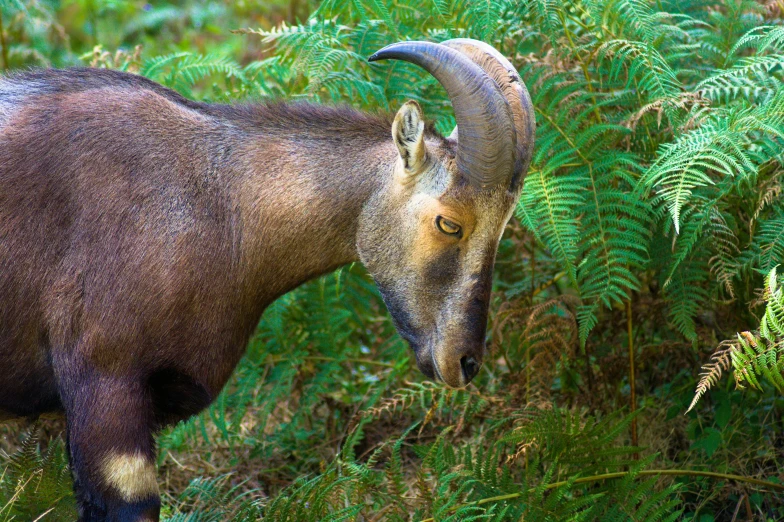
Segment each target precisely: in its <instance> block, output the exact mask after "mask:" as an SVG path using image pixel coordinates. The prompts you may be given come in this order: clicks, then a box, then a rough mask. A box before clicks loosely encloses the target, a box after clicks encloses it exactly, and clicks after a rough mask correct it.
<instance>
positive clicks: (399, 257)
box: [357, 39, 534, 386]
mask: <svg viewBox="0 0 784 522" xmlns="http://www.w3.org/2000/svg"><path fill="white" fill-rule="evenodd" d="M388 58H393V59H399V60H405V61H409V62H412V63H415V64H417V65H419V66H421V67H423V68H424V69H425V70H427V71H428V72H430V73H431V74H432V75H433V76H434V77H435V78H436V79H437V80H438V81H439V82H440V83H441V84H442V85H443V86H444V88H445V89H446V91H447V94H448V95H449V98H450V100H451V101H452V106H453V108H454V112H455V119H456V120H457V129H456V130H455V132H454V133H452V135H451V136H450V137H449V138H446V139H432V140H431V139H427V137H426V135H425V132H424V127H425V126H424V122H423V114H422V110H421V109H420V107H419V105H418V104H417V103H416V102H412V101H410V102H407V103H405V104H404V105H403V107H402V108H401V109H400V111H399V112H398V113H397V116H396V117H395V120H394V123H393V126H392V140H393V141H394V143H395V144H396V145H397V149H398V152H399V156H398V158H397V163H396V165H395V167H394V171H393V175H392V176H391V179H389V180H387V183H386V184H385V185H384V190H381V191H379V192H378V193H377V194H376V195H375V196H374V197H373V198H372V200H371V201H370V202H369V203H368V205H366V207H365V209H364V210H363V213H362V216H361V218H360V226H359V232H358V240H357V243H358V248H359V254H360V258H361V259H362V262H363V263H364V264H365V266H366V267H367V268H368V270H369V271H370V273H371V274H372V275H373V277H374V279H375V280H376V283H377V284H378V287H379V289H380V291H381V294H382V296H383V298H384V301H385V303H386V305H387V307H388V308H389V311H390V313H391V314H392V317H393V318H394V320H395V324H396V326H397V328H398V331H399V332H400V334H401V335H402V336H403V337H404V338H405V339H406V340H407V341H408V342H409V344H410V345H411V347H412V348H413V350H414V352H415V354H416V360H417V365H418V366H419V368H420V369H421V370H422V371H423V372H424V373H425V374H426V375H428V376H430V377H437V378H439V379H441V380H442V381H444V382H445V383H446V384H448V385H450V386H464V385H466V384H467V383H468V382H469V381H470V380H471V379H472V378H473V377H474V376H475V375H476V373H477V372H478V371H479V367H480V365H481V362H482V358H483V355H484V352H485V330H486V327H487V309H488V304H489V301H490V289H491V285H492V272H493V264H494V262H495V254H496V250H497V249H498V242H499V240H500V238H501V234H502V233H503V229H504V226H505V225H506V223H507V221H508V220H509V218H510V217H511V215H512V211H513V210H514V207H515V205H516V203H517V200H518V198H519V196H520V191H521V189H522V180H523V177H524V176H525V173H526V171H527V169H528V164H529V162H530V158H531V149H532V146H533V139H534V117H533V109H532V107H531V100H530V98H529V96H528V92H527V91H526V88H525V86H524V85H523V83H522V81H521V80H520V77H519V76H518V74H517V71H516V70H515V69H514V67H513V66H512V65H511V64H510V63H509V62H508V61H507V60H506V59H505V58H504V57H503V56H501V55H500V54H499V53H498V52H497V51H496V50H495V49H493V48H492V47H490V46H489V45H487V44H484V43H482V42H478V41H476V40H468V39H456V40H449V41H447V42H444V43H442V44H435V43H429V42H403V43H397V44H393V45H390V46H388V47H385V48H384V49H382V50H381V51H379V52H377V53H376V54H374V55H373V56H371V57H370V60H371V61H374V60H382V59H388Z"/></svg>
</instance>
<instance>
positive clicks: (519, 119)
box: [441, 38, 536, 188]
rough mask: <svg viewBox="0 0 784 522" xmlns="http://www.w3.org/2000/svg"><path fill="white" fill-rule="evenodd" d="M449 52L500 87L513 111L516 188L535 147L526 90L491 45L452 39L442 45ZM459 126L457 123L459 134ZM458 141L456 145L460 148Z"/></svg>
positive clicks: (533, 125)
mask: <svg viewBox="0 0 784 522" xmlns="http://www.w3.org/2000/svg"><path fill="white" fill-rule="evenodd" d="M441 45H445V46H447V47H449V48H451V49H455V50H457V51H460V52H461V53H463V54H464V55H466V56H467V57H468V58H469V59H471V61H472V62H474V63H475V64H477V65H478V66H479V67H481V68H482V70H484V71H485V72H486V73H487V74H488V75H489V76H490V77H491V78H492V79H493V80H495V82H496V83H497V84H498V86H499V87H500V88H501V92H502V93H503V94H504V97H505V98H506V101H507V103H509V107H510V108H511V110H512V119H513V120H514V127H515V133H516V135H517V140H516V141H517V151H516V152H517V154H516V157H515V168H514V174H513V175H512V184H511V185H512V188H515V187H517V185H518V183H520V182H521V181H522V179H523V178H524V177H525V174H526V172H527V171H528V166H529V164H530V163H531V154H532V152H533V148H534V133H535V129H536V118H535V116H534V109H533V105H532V103H531V97H530V96H529V94H528V89H526V88H525V84H524V83H523V80H521V79H520V75H519V74H518V73H517V69H515V67H514V66H513V65H512V64H511V63H509V60H507V59H506V58H505V57H504V55H502V54H501V53H499V52H498V51H497V50H496V49H495V48H493V47H492V46H490V45H488V44H486V43H484V42H480V41H479V40H473V39H470V38H455V39H453V40H447V41H446V42H442V44H441ZM459 132H460V125H459V124H458V135H459ZM459 143H460V142H459V141H458V145H459Z"/></svg>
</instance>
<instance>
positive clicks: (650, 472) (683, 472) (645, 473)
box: [421, 469, 784, 522]
mask: <svg viewBox="0 0 784 522" xmlns="http://www.w3.org/2000/svg"><path fill="white" fill-rule="evenodd" d="M630 474H633V475H634V476H638V477H655V476H659V475H670V476H674V477H708V478H715V479H718V480H722V479H723V480H734V481H736V482H746V483H748V484H755V485H757V486H763V487H767V488H770V489H775V490H778V491H784V484H776V483H775V482H769V481H767V480H760V479H755V478H752V477H744V476H743V475H732V474H729V473H715V472H713V471H696V470H691V469H647V470H642V471H637V472H632V471H616V472H614V473H605V474H603V475H592V476H590V477H581V478H578V479H575V480H561V481H559V482H553V483H551V484H547V485H546V486H544V488H543V489H544V490H548V489H556V488H560V487H561V486H566V485H575V484H585V483H587V482H598V481H600V480H611V479H616V478H624V477H626V476H628V475H630ZM537 489H539V488H538V487H533V488H529V489H528V490H526V491H525V492H524V493H523V492H519V493H507V494H506V495H498V496H497V497H488V498H483V499H480V500H476V501H474V502H466V503H465V504H461V505H459V506H455V507H453V508H451V509H450V510H449V511H457V510H458V509H460V508H462V507H467V506H481V505H483V504H489V503H490V502H500V501H502V500H513V499H516V498H520V497H522V496H523V495H525V494H527V493H533V492H534V491H536V490H537ZM421 522H435V519H434V518H426V519H423V520H422V521H421Z"/></svg>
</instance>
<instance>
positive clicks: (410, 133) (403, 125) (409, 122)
mask: <svg viewBox="0 0 784 522" xmlns="http://www.w3.org/2000/svg"><path fill="white" fill-rule="evenodd" d="M392 139H393V140H395V145H397V150H398V151H399V152H400V158H401V159H402V160H403V168H404V169H405V172H406V174H407V175H410V176H413V175H416V174H419V172H420V171H421V169H422V166H423V165H424V163H425V156H426V150H425V121H424V115H423V114H422V108H421V107H420V106H419V104H418V103H417V102H415V101H407V102H406V103H404V104H403V106H402V107H400V110H399V111H397V114H396V115H395V121H394V122H393V123H392Z"/></svg>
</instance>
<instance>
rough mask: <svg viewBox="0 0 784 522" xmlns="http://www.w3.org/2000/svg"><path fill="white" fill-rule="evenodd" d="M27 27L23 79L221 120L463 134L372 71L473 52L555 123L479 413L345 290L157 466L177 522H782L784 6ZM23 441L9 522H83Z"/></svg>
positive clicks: (27, 10) (11, 442) (434, 10)
mask: <svg viewBox="0 0 784 522" xmlns="http://www.w3.org/2000/svg"><path fill="white" fill-rule="evenodd" d="M0 6H2V7H0V15H2V19H1V21H0V35H2V38H0V44H2V45H1V47H2V49H0V51H1V52H0V66H2V67H3V68H4V69H15V68H22V67H29V66H58V67H59V66H70V65H91V66H95V67H112V68H118V69H123V70H128V71H131V72H136V73H139V74H143V75H145V76H148V77H150V78H152V79H153V80H156V81H158V82H161V83H163V84H164V85H167V86H169V87H172V88H174V89H176V90H178V91H180V92H182V93H183V94H185V95H186V96H189V97H193V98H197V99H202V100H208V101H216V102H231V101H236V100H243V101H248V100H253V99H258V98H262V97H264V98H266V97H276V98H285V99H292V100H296V99H300V98H302V99H309V100H315V101H319V102H323V103H349V104H351V105H353V106H357V107H361V108H363V109H367V110H371V111H394V110H396V108H397V107H399V105H400V104H401V103H402V102H403V101H405V100H407V99H416V100H417V101H419V102H420V103H421V104H422V105H423V107H424V109H425V112H426V114H427V116H428V117H429V118H431V119H433V120H434V121H435V122H436V126H437V128H438V129H439V130H440V131H442V132H445V133H446V132H449V131H450V130H451V129H452V127H453V126H454V117H453V114H452V112H451V109H450V106H449V103H448V100H447V99H446V97H445V93H444V92H443V90H442V89H441V88H440V86H439V85H438V84H437V82H436V81H435V80H434V79H432V78H431V77H429V76H428V75H427V74H426V73H424V72H423V71H421V70H419V69H418V68H416V67H414V66H411V65H409V64H405V63H401V62H390V63H384V64H380V65H377V64H373V65H370V64H368V63H367V62H366V57H367V56H369V55H370V54H372V52H374V51H376V50H378V49H379V48H381V47H383V46H384V45H386V44H388V43H391V42H394V41H398V40H403V39H427V40H432V41H441V40H445V39H448V38H453V37H472V38H477V39H480V40H484V41H486V42H489V43H491V44H492V45H494V46H495V47H496V48H498V49H499V50H500V51H501V52H502V53H503V54H504V55H506V56H508V57H510V59H511V60H512V62H513V63H514V64H515V65H516V66H517V67H518V68H519V70H520V73H521V75H522V77H523V79H524V80H525V82H526V84H527V85H528V88H529V90H530V92H531V95H532V97H533V100H534V105H535V109H536V120H537V142H536V149H535V157H534V160H533V164H532V167H531V170H530V172H529V174H528V177H527V179H526V182H525V190H524V193H523V197H522V199H521V201H520V204H519V206H518V208H517V212H516V215H515V218H514V219H513V221H512V223H511V224H510V226H509V227H508V230H507V232H506V234H505V236H504V238H503V240H502V243H501V246H500V250H499V256H498V261H497V265H496V276H495V293H494V297H493V306H492V312H491V313H492V322H491V333H492V357H491V358H490V360H489V361H487V363H486V364H485V366H484V367H483V371H482V372H481V373H480V375H479V377H478V378H477V379H476V381H475V384H473V385H471V386H470V387H469V388H468V389H466V390H461V391H454V390H448V389H446V388H444V387H442V386H441V385H437V384H433V383H430V382H426V381H423V379H422V377H421V376H420V375H419V374H418V372H417V371H416V368H415V364H414V361H413V358H412V357H411V356H410V354H409V352H408V349H407V347H406V346H405V345H404V343H403V342H402V340H401V339H400V338H399V337H398V336H397V335H396V334H395V333H394V328H393V327H392V325H391V322H390V320H389V318H388V316H387V313H386V310H385V309H384V307H383V304H382V303H381V301H380V299H379V297H378V294H377V293H376V291H375V289H374V288H373V285H372V284H371V282H370V280H369V278H368V277H367V274H366V273H365V272H364V271H363V269H362V267H361V266H358V265H352V266H347V267H344V268H343V269H341V270H339V271H338V272H336V273H335V274H332V275H329V276H326V277H324V278H322V279H319V280H317V281H313V282H311V283H308V284H307V285H304V286H303V287H301V288H299V289H297V290H296V291H294V292H292V293H290V294H288V295H286V296H284V297H283V298H281V299H280V300H278V301H277V302H276V303H274V304H273V305H272V306H271V307H270V308H269V309H268V310H267V312H266V313H265V315H264V317H263V319H262V321H261V323H260V325H259V327H258V330H257V332H256V334H255V335H254V337H253V339H252V341H251V343H250V346H249V349H248V353H247V356H246V357H245V358H244V360H243V361H242V364H241V365H240V367H239V368H238V369H237V371H236V374H235V377H234V378H233V379H232V380H231V381H230V383H229V384H228V385H227V388H226V390H225V391H224V393H223V394H222V395H221V396H220V397H219V399H218V400H217V401H216V402H215V404H213V405H212V406H211V407H210V408H209V409H208V410H207V411H205V412H204V413H202V414H201V415H199V416H198V417H196V418H194V419H192V420H191V421H189V422H187V423H182V424H179V425H177V426H175V427H173V428H171V429H169V430H167V431H166V432H165V433H163V434H162V436H161V437H160V438H159V445H160V455H159V462H158V464H159V475H160V482H161V492H162V496H163V503H164V507H163V514H164V518H166V519H167V520H177V521H185V520H188V521H197V520H198V521H209V520H216V521H217V520H257V519H258V518H260V517H264V518H266V519H268V520H362V521H369V520H392V521H395V520H400V521H402V520H422V519H428V518H432V519H435V520H695V521H701V522H708V521H713V520H727V521H730V520H744V519H745V520H784V507H782V506H784V493H782V484H784V474H783V473H782V471H781V462H782V457H783V453H784V435H783V433H784V430H782V427H783V426H782V411H783V409H782V407H783V406H784V400H783V399H782V396H781V392H782V391H784V379H783V378H782V369H784V355H782V351H784V341H783V340H784V297H782V295H783V294H782V292H783V291H782V290H781V287H780V284H779V281H778V280H777V276H776V272H775V267H776V265H778V264H779V263H781V262H782V261H784V206H782V163H781V159H782V158H781V152H782V150H784V149H783V148H782V138H783V135H782V134H783V133H784V90H783V89H782V80H783V79H784V69H782V66H783V65H784V25H783V24H782V20H781V17H782V9H784V4H783V3H782V2H781V1H780V0H770V1H765V2H751V1H747V0H739V1H736V0H717V1H708V0H679V1H674V0H670V1H668V0H657V1H655V2H654V1H645V0H577V1H570V2H566V3H564V2H554V1H551V0H519V1H513V0H498V1H488V0H485V1H470V0H431V1H428V2H421V1H418V0H417V1H415V0H341V1H339V0H324V1H322V2H315V1H313V0H293V1H290V2H285V1H282V0H275V1H272V2H251V1H239V2H231V3H229V2H225V3H222V2H199V1H195V0H185V1H181V2H172V3H163V2H150V3H145V2H141V1H121V0H62V1H49V0H2V1H0ZM737 332H740V333H739V334H738V333H737ZM701 366H702V369H701ZM729 372H733V374H734V379H727V378H726V376H725V375H724V374H726V373H729ZM699 374H701V375H699ZM695 388H696V393H695ZM0 430H2V431H1V432H0V433H2V439H1V440H0V447H2V448H3V449H4V451H5V453H4V455H5V457H2V459H1V460H0V469H4V470H5V471H4V472H2V473H0V477H1V478H0V521H4V520H32V519H37V517H40V520H70V519H72V518H73V517H74V514H73V513H74V511H73V510H74V507H73V499H72V496H71V494H70V478H69V475H68V473H67V468H66V466H67V464H66V459H65V456H64V452H63V445H62V440H61V438H59V433H60V431H61V430H62V423H61V421H57V420H42V421H39V422H38V423H36V424H35V425H33V426H31V425H30V424H29V423H25V422H17V423H11V424H6V425H3V426H0ZM662 470H664V472H662ZM711 473H712V474H714V475H712V476H710V474H711ZM755 480H756V481H757V482H754V481H755ZM759 481H763V482H759Z"/></svg>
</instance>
